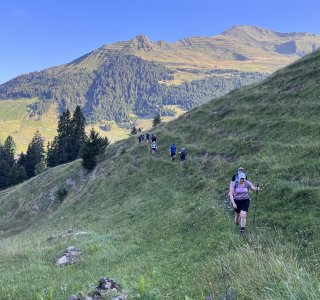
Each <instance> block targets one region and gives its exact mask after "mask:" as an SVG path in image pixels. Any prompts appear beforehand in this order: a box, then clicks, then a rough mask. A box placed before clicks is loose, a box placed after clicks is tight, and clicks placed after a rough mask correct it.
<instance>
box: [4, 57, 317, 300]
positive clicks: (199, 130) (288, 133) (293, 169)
mask: <svg viewBox="0 0 320 300" xmlns="http://www.w3.org/2000/svg"><path fill="white" fill-rule="evenodd" d="M319 81H320V53H319V52H316V53H314V54H312V55H310V56H308V57H305V58H304V59H302V60H300V61H298V62H297V63H295V64H294V65H291V66H289V67H288V68H286V69H284V70H281V71H279V72H277V73H276V74H274V75H273V76H272V77H270V78H269V79H267V80H265V81H264V82H263V83H261V84H259V85H253V86H250V87H247V88H242V89H240V90H237V91H234V92H232V93H230V94H228V95H227V96H224V97H221V98H219V99H217V100H215V101H214V102H210V103H208V104H205V105H203V106H201V107H198V108H196V109H194V110H192V111H191V112H189V113H187V114H185V115H183V116H181V117H180V118H179V119H178V120H176V121H173V122H171V123H169V124H166V125H161V126H160V127H159V128H158V129H157V130H156V134H157V137H158V141H159V142H158V144H159V151H158V153H157V154H156V155H155V156H151V155H150V153H149V149H148V147H147V146H139V145H137V141H136V140H135V138H133V137H132V138H129V139H128V140H126V141H123V142H117V143H115V144H113V145H111V146H110V147H109V148H108V149H107V150H106V153H105V154H104V155H103V156H102V157H101V158H100V159H101V161H100V164H99V165H98V167H97V169H96V170H95V171H94V172H93V173H91V174H86V173H84V171H83V170H82V167H81V164H80V161H76V162H73V163H70V164H68V165H65V166H60V167H57V168H54V169H51V170H48V171H46V172H45V173H43V174H41V175H39V176H37V177H35V178H33V179H31V180H30V181H28V182H25V183H23V184H21V185H19V186H17V187H14V188H11V189H8V190H5V191H2V192H1V193H0V216H1V220H0V230H1V233H2V236H4V237H5V236H8V235H10V236H11V237H10V238H8V237H7V238H6V239H3V240H1V244H0V253H1V255H0V269H1V274H3V276H2V278H1V280H0V287H1V291H2V295H3V299H6V298H9V299H10V298H11V299H32V298H34V297H35V295H36V294H37V293H38V294H41V295H43V296H44V295H46V294H48V293H49V292H48V290H49V291H50V293H52V295H53V297H54V299H66V298H67V297H68V295H70V294H72V293H75V292H77V291H83V292H86V291H88V290H89V287H90V285H91V284H94V283H95V282H96V281H97V279H98V278H99V277H102V276H110V277H116V278H117V279H118V280H119V281H120V282H121V283H123V284H124V286H125V287H126V289H127V290H128V291H129V293H130V295H134V294H135V293H137V292H139V293H140V298H139V297H137V296H136V297H135V299H184V297H185V296H188V297H191V298H192V299H204V297H205V295H206V294H208V293H210V294H211V295H212V296H213V298H214V299H279V300H280V299H319V298H320V290H319V285H318V281H319V251H318V249H319V246H320V234H319V220H320V219H319V217H320V209H319V201H320V194H319V192H320V190H319V186H318V182H319V179H320V178H319V177H320V175H319V169H320V162H319V146H320V143H319V138H318V135H319V129H320V125H319V121H318V115H319V106H320V103H319V98H320V90H319V89H318V86H319ZM173 141H174V142H176V144H177V145H178V147H181V146H186V147H187V149H188V152H189V159H188V161H187V162H186V164H185V165H180V163H179V162H178V161H175V162H171V161H170V159H169V155H168V147H169V144H170V143H171V142H173ZM240 165H243V166H245V167H246V168H247V170H248V176H249V178H250V179H252V180H253V182H255V183H256V182H259V183H260V185H261V188H262V189H261V192H260V193H259V197H258V198H257V197H256V195H254V196H253V197H252V200H253V201H252V208H251V215H250V216H249V220H248V233H247V235H246V236H245V237H240V236H239V234H238V230H237V229H236V228H235V226H234V225H233V220H232V211H231V210H230V208H229V207H228V206H226V204H225V200H226V190H227V188H228V184H229V182H230V178H231V175H232V173H233V171H234V170H235V169H236V168H237V167H239V166H240ZM59 189H60V190H61V189H66V190H67V191H68V195H67V197H66V198H65V199H64V200H62V199H61V198H59V196H58V195H59V193H58V190H59ZM255 207H257V208H256V224H255V226H254V225H253V222H252V221H253V217H252V215H253V214H254V211H255ZM28 225H31V226H29V227H28ZM26 228H27V229H26ZM69 228H72V229H74V230H75V231H79V230H85V231H87V234H86V235H81V236H79V235H75V234H70V235H69V236H65V237H62V236H61V234H62V233H63V232H65V231H66V230H67V229H69ZM14 232H19V234H17V235H15V236H14V235H13V233H14ZM48 236H54V237H55V238H54V239H53V240H52V241H51V242H50V243H49V242H46V239H47V237H48ZM71 244H73V245H75V246H78V247H80V248H81V250H82V251H83V253H84V260H83V261H82V262H81V263H79V264H76V265H73V266H69V267H66V268H57V267H55V266H54V265H53V262H54V260H55V259H56V258H57V257H58V255H59V254H60V253H61V251H63V250H64V249H65V248H66V247H67V246H69V245H71ZM31 249H34V250H31ZM13 270H15V272H13ZM144 280H145V282H146V283H145V284H144V283H143V282H144ZM2 295H1V296H2Z"/></svg>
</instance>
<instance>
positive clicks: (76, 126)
mask: <svg viewBox="0 0 320 300" xmlns="http://www.w3.org/2000/svg"><path fill="white" fill-rule="evenodd" d="M85 127H86V118H85V117H84V115H83V113H82V111H81V109H80V106H77V107H76V109H75V111H74V113H73V117H72V120H71V128H72V129H71V130H72V132H71V137H70V138H71V141H70V143H71V155H70V160H75V159H77V158H78V155H79V151H80V149H81V147H82V146H83V144H84V142H85V139H86V131H85Z"/></svg>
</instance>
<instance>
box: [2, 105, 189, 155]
mask: <svg viewBox="0 0 320 300" xmlns="http://www.w3.org/2000/svg"><path fill="white" fill-rule="evenodd" d="M36 101H37V99H22V100H19V99H11V100H6V101H0V142H4V140H5V139H6V138H7V137H8V135H11V136H12V137H13V140H14V142H15V144H16V153H17V154H18V153H20V152H21V151H22V152H26V150H27V147H28V145H29V143H30V142H31V139H32V137H33V135H34V134H35V132H36V131H37V130H39V132H40V133H41V135H42V136H43V137H44V138H45V143H46V141H48V140H52V139H53V138H54V137H55V136H56V135H57V126H58V113H57V110H56V107H55V106H54V105H52V106H51V107H50V108H49V109H48V111H47V112H46V113H44V114H42V115H41V116H36V117H33V116H31V113H30V108H29V106H30V105H32V104H34V103H35V102H36ZM163 109H169V110H172V111H174V112H175V116H164V117H162V121H163V122H169V121H172V120H174V119H176V118H177V117H179V116H180V115H181V114H183V113H185V112H186V111H185V110H183V109H182V108H181V107H179V106H175V105H165V106H163ZM132 118H133V119H134V121H135V123H136V127H137V128H141V129H143V130H148V129H150V128H152V121H153V119H152V118H141V117H139V116H135V115H132ZM106 125H107V126H108V125H109V126H110V128H109V129H108V130H105V126H106ZM92 127H94V128H95V130H96V131H97V132H99V134H100V135H101V136H106V137H108V140H109V141H110V142H111V143H113V142H116V141H119V140H122V139H125V138H127V137H128V136H129V135H130V129H128V128H125V127H120V126H119V125H118V124H117V123H116V122H114V121H105V122H100V123H96V124H94V125H88V126H87V127H86V131H87V132H88V133H89V131H90V129H91V128H92Z"/></svg>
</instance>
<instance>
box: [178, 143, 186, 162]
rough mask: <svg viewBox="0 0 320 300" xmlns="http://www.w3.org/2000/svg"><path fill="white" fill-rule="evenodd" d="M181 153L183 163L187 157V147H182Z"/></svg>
mask: <svg viewBox="0 0 320 300" xmlns="http://www.w3.org/2000/svg"><path fill="white" fill-rule="evenodd" d="M179 154H180V161H181V164H183V162H184V161H185V160H186V159H187V149H186V148H184V147H182V148H181V150H180V152H179Z"/></svg>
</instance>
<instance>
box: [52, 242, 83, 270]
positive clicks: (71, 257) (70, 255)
mask: <svg viewBox="0 0 320 300" xmlns="http://www.w3.org/2000/svg"><path fill="white" fill-rule="evenodd" d="M80 258H81V252H80V250H79V249H77V248H76V247H74V246H70V247H68V248H67V249H66V251H65V252H64V255H63V256H61V257H60V258H59V259H58V260H57V261H56V265H57V266H59V267H62V266H65V265H71V264H73V263H74V262H76V261H79V260H80Z"/></svg>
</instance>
